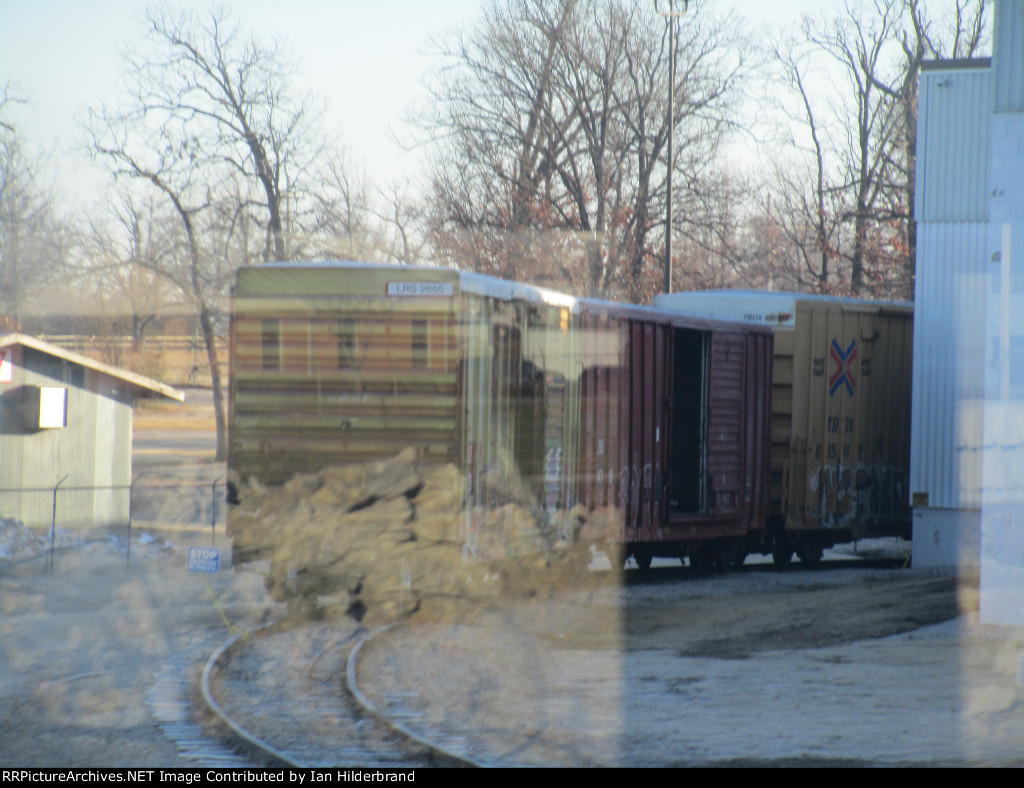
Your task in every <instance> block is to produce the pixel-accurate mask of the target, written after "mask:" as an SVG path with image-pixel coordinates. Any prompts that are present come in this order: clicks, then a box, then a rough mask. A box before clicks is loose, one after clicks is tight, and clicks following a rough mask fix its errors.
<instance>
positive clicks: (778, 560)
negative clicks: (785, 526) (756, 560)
mask: <svg viewBox="0 0 1024 788" xmlns="http://www.w3.org/2000/svg"><path fill="white" fill-rule="evenodd" d="M772 560H773V561H774V562H775V565H776V566H777V567H780V568H783V569H784V568H786V567H787V566H789V565H790V563H791V562H792V561H793V545H791V544H790V543H789V539H787V538H786V535H785V534H784V533H777V534H775V537H774V538H773V539H772Z"/></svg>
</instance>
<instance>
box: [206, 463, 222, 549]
mask: <svg viewBox="0 0 1024 788" xmlns="http://www.w3.org/2000/svg"><path fill="white" fill-rule="evenodd" d="M225 476H226V474H223V473H222V474H221V475H220V476H218V477H217V478H216V479H214V480H213V488H212V489H211V490H210V547H216V546H217V535H216V534H217V484H218V483H219V482H220V480H221V479H223V478H224V477H225Z"/></svg>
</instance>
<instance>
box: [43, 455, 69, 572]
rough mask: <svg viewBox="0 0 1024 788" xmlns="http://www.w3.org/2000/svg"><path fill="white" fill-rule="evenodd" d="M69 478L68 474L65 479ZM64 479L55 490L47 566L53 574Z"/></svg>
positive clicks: (47, 569) (48, 570)
mask: <svg viewBox="0 0 1024 788" xmlns="http://www.w3.org/2000/svg"><path fill="white" fill-rule="evenodd" d="M67 478H68V474H66V473H65V474H64V479H67ZM64 479H61V480H60V481H59V482H57V484H56V485H55V486H54V488H53V509H52V510H51V515H50V561H49V563H48V564H47V567H46V571H47V572H53V549H54V544H55V542H56V541H57V488H58V487H60V486H61V485H62V484H64Z"/></svg>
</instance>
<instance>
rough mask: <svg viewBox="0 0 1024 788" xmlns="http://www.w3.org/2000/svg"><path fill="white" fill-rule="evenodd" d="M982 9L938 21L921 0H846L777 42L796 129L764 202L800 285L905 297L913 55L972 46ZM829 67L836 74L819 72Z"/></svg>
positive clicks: (910, 244)
mask: <svg viewBox="0 0 1024 788" xmlns="http://www.w3.org/2000/svg"><path fill="white" fill-rule="evenodd" d="M986 10H987V6H986V0H957V2H956V4H955V8H954V10H953V12H952V14H951V16H950V17H949V18H948V19H943V20H939V21H935V20H932V19H931V18H929V17H928V16H927V14H926V12H925V9H924V7H923V4H922V3H920V2H919V0H874V2H873V3H872V4H859V3H849V2H848V3H847V4H846V5H845V6H844V8H843V10H842V11H841V12H839V13H838V14H836V15H835V16H830V17H826V16H821V17H818V18H814V19H810V18H808V19H806V20H805V21H804V24H803V26H802V30H801V35H800V36H799V37H797V38H795V39H791V40H790V41H789V42H788V43H787V44H786V45H783V46H777V47H776V49H775V52H774V54H775V62H776V64H777V66H778V68H779V72H780V75H781V82H782V83H783V84H786V85H788V86H789V87H790V95H791V96H792V97H793V98H794V101H793V102H792V103H791V104H789V105H788V106H787V105H785V104H784V111H786V112H787V117H788V119H789V121H790V122H791V125H790V128H800V129H802V130H800V131H798V132H797V134H796V139H797V140H798V141H797V142H795V143H794V145H793V149H792V150H793V152H794V153H796V154H797V155H796V156H795V157H783V158H782V159H781V161H782V162H784V163H782V164H780V165H779V166H777V167H776V168H775V173H774V184H773V186H772V188H770V189H769V195H770V196H769V198H768V200H767V201H766V207H767V209H768V211H769V213H770V215H771V217H772V221H773V222H774V225H775V226H776V227H777V228H778V229H779V230H780V231H781V232H782V234H783V237H784V239H785V241H786V242H787V255H786V257H788V262H789V265H790V267H791V272H792V273H794V274H795V279H796V281H797V282H798V283H799V286H800V287H809V288H811V289H814V290H818V291H821V292H849V293H852V294H854V295H874V296H886V297H900V298H909V297H912V294H913V273H914V266H915V256H916V245H917V240H916V239H917V233H916V225H915V222H914V204H915V200H916V195H915V193H914V181H915V169H916V153H915V149H916V142H917V86H918V78H919V74H920V69H921V63H922V62H923V61H924V59H925V58H928V57H970V56H973V55H976V54H977V53H978V52H979V51H980V49H981V48H982V47H983V46H984V45H985V43H986V36H985V29H986V28H985V12H986ZM830 68H831V69H833V70H834V72H835V73H837V74H838V79H837V81H836V82H830V81H829V80H827V79H823V78H822V75H824V74H828V73H830V71H829V69H830ZM840 274H841V277H842V278H840Z"/></svg>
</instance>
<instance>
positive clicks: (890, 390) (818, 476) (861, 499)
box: [773, 301, 912, 539]
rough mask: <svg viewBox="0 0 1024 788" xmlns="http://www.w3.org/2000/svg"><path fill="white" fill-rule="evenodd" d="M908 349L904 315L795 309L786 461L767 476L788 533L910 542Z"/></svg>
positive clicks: (805, 305) (839, 307) (819, 305)
mask: <svg viewBox="0 0 1024 788" xmlns="http://www.w3.org/2000/svg"><path fill="white" fill-rule="evenodd" d="M781 333H782V332H780V334H781ZM911 342H912V313H911V312H910V310H909V308H906V309H901V308H897V307H890V308H882V307H879V306H872V305H871V304H869V303H865V304H863V305H856V304H853V305H851V304H849V303H842V302H812V301H803V302H800V304H799V305H798V308H797V318H796V328H795V330H794V332H793V364H794V375H793V386H792V400H791V404H792V408H791V419H792V421H791V424H792V432H791V438H790V446H789V452H788V454H789V462H788V468H785V469H780V468H779V467H778V466H777V465H776V468H775V476H774V477H773V480H777V479H778V478H779V476H780V475H781V474H785V475H787V476H788V490H787V493H788V494H787V495H785V496H783V506H784V507H785V509H784V511H785V512H786V527H787V528H789V529H792V530H808V529H810V530H813V529H825V530H831V531H835V532H836V538H838V539H849V538H860V537H862V536H865V535H882V534H899V535H904V533H906V534H909V526H910V509H909V501H908V500H907V489H906V488H907V468H908V464H909V456H910V421H909V420H910V408H909V403H910V393H911V392H910V374H911V355H912V346H911ZM780 344H782V345H783V346H785V340H784V342H782V343H780ZM783 360H784V361H787V360H788V359H783ZM777 366H778V359H777ZM784 374H785V373H784ZM783 405H784V403H783V402H780V403H778V404H777V405H776V408H775V410H776V412H778V411H779V410H780V409H782V406H783ZM776 447H777V443H776ZM778 454H779V453H778V452H776V453H775V455H774V456H775V459H776V462H777V460H778Z"/></svg>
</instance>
